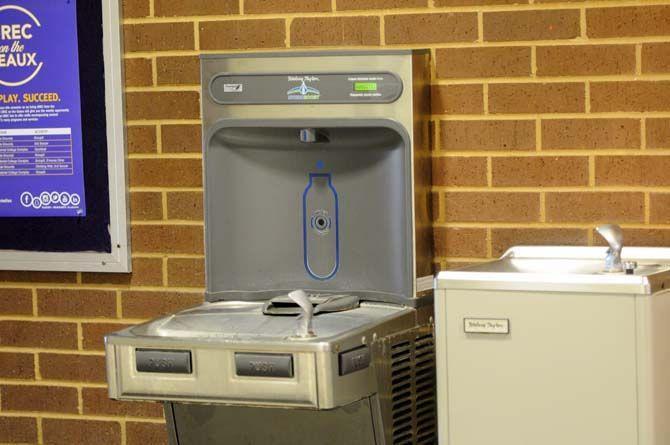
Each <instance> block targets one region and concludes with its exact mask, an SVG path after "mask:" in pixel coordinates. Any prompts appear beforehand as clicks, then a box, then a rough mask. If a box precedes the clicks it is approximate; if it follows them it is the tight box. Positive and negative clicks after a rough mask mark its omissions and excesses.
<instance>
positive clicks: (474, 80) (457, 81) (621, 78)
mask: <svg viewBox="0 0 670 445" xmlns="http://www.w3.org/2000/svg"><path fill="white" fill-rule="evenodd" d="M669 80H670V74H644V75H641V76H638V75H636V74H621V75H620V74H616V75H608V76H562V77H553V76H552V77H541V76H538V77H532V74H531V75H529V76H525V77H465V78H463V77H460V78H444V77H441V78H437V79H435V80H434V81H433V84H434V85H468V84H478V83H481V82H482V81H486V82H489V83H494V84H524V85H526V84H530V85H532V84H543V83H582V82H587V81H590V82H602V83H608V82H657V81H669ZM133 89H134V90H137V92H156V91H155V90H154V89H153V87H133ZM132 92H135V91H132Z"/></svg>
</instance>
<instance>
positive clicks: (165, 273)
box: [162, 257, 170, 287]
mask: <svg viewBox="0 0 670 445" xmlns="http://www.w3.org/2000/svg"><path fill="white" fill-rule="evenodd" d="M162 272H163V286H166V287H167V286H168V283H169V282H170V278H169V275H168V258H167V257H163V263H162Z"/></svg>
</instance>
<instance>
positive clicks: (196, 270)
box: [168, 258, 205, 287]
mask: <svg viewBox="0 0 670 445" xmlns="http://www.w3.org/2000/svg"><path fill="white" fill-rule="evenodd" d="M168 285H169V286H174V287H204V286H205V260H204V259H202V258H169V259H168Z"/></svg>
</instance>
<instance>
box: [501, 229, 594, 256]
mask: <svg viewBox="0 0 670 445" xmlns="http://www.w3.org/2000/svg"><path fill="white" fill-rule="evenodd" d="M491 244H492V247H493V252H492V253H493V256H494V257H498V256H500V255H502V254H503V253H504V252H505V251H506V250H507V249H509V248H510V247H513V246H528V245H530V246H538V245H540V246H554V245H557V246H585V245H587V244H588V233H587V230H584V229H557V228H551V229H535V228H523V229H517V228H513V229H496V228H494V229H493V230H492V231H491Z"/></svg>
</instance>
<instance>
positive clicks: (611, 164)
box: [596, 156, 670, 187]
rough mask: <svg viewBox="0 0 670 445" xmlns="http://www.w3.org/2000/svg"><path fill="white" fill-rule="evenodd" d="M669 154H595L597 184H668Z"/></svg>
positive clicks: (662, 185)
mask: <svg viewBox="0 0 670 445" xmlns="http://www.w3.org/2000/svg"><path fill="white" fill-rule="evenodd" d="M668 171H670V156H596V184H597V185H631V186H659V187H664V186H667V185H668Z"/></svg>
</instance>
